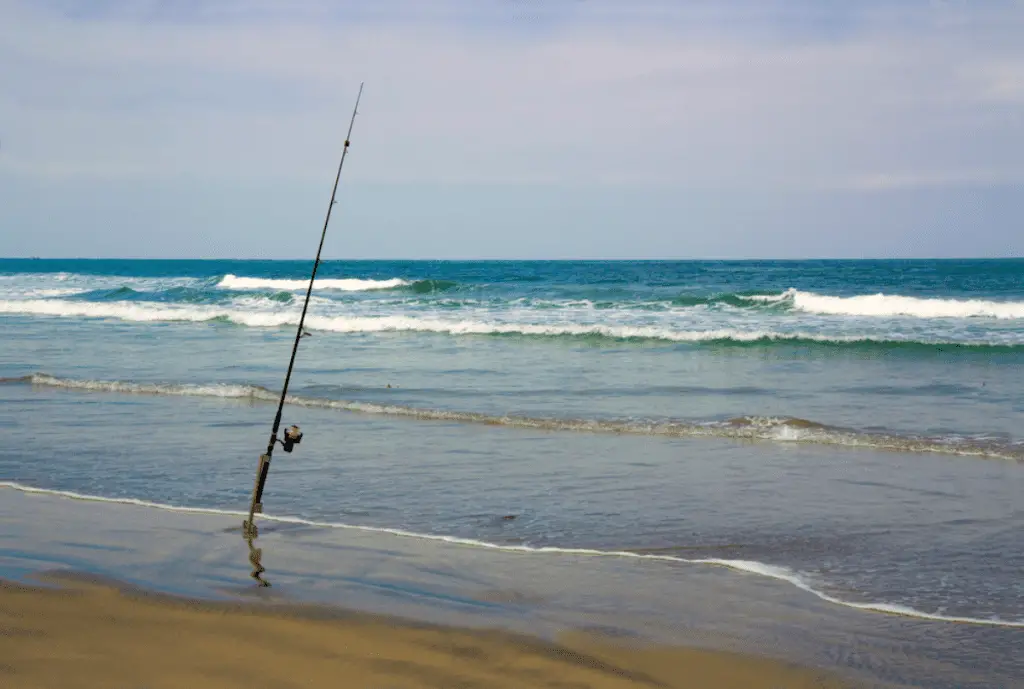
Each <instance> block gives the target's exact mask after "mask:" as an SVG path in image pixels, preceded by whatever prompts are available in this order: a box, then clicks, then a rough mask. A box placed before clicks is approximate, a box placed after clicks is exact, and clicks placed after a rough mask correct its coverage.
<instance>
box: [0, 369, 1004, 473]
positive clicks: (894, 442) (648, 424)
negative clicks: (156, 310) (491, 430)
mask: <svg viewBox="0 0 1024 689" xmlns="http://www.w3.org/2000/svg"><path fill="white" fill-rule="evenodd" d="M0 383H3V384H31V385H38V386H45V387H55V388H66V389H72V390H83V391H92V392H112V393H124V394H147V395H173V396H197V397H221V398H229V399H250V400H259V401H266V402H276V401H277V399H278V397H277V396H278V394H279V393H275V392H273V391H271V390H268V389H267V388H264V387H261V386H258V385H233V384H220V383H212V384H208V385H198V384H173V383H139V382H132V381H104V380H81V379H72V378H57V377H54V376H50V375H47V374H44V373H36V374H33V375H30V376H25V377H23V378H6V379H0ZM287 402H288V404H292V405H296V406H304V407H313V408H322V409H337V410H340V411H345V412H354V413H363V414H382V415H388V416H399V417H407V418H414V419H418V420H428V421H430V420H432V421H447V422H451V421H456V422H460V423H472V424H485V425H490V426H504V427H508V428H522V429H537V430H545V431H563V432H576V433H611V434H629V435H648V436H662V437H673V438H707V437H716V438H726V439H733V440H754V441H766V442H780V443H800V444H816V445H833V446H840V447H848V448H860V449H867V450H888V451H897V452H916V453H934V454H944V455H958V456H964V457H978V458H986V459H1001V460H1008V461H1016V462H1024V441H1018V440H1012V439H1003V438H991V437H965V436H960V435H949V436H924V435H900V434H894V433H876V432H868V431H861V430H856V429H846V428H837V427H834V426H828V425H825V424H820V423H816V422H814V421H808V420H806V419H799V418H792V417H775V416H754V415H752V416H742V417H736V418H732V419H726V420H701V421H691V420H678V421H676V420H673V421H664V420H647V421H645V420H635V419H600V420H599V419H568V418H551V417H548V418H536V417H525V416H497V415H490V414H481V413H477V412H470V411H451V410H444V409H421V408H416V407H408V406H400V405H386V404H374V403H368V402H355V401H348V400H340V399H330V398H321V397H307V396H301V395H289V396H288V398H287Z"/></svg>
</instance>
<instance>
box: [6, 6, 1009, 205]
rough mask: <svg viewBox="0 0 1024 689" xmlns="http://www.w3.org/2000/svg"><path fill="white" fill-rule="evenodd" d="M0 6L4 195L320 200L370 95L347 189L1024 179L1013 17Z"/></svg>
mask: <svg viewBox="0 0 1024 689" xmlns="http://www.w3.org/2000/svg"><path fill="white" fill-rule="evenodd" d="M995 4H996V3H993V6H994V5H995ZM89 6H91V5H89ZM89 6H87V7H89ZM0 7H2V10H0V12H2V13H3V14H2V15H0V18H2V19H3V21H0V59H2V60H3V61H4V63H5V65H7V67H6V68H5V70H4V71H3V74H2V75H0V114H2V122H0V126H2V127H3V130H2V131H0V137H2V139H3V143H4V149H3V152H2V153H3V155H0V172H5V173H6V174H37V175H47V174H62V175H67V174H72V173H73V174H81V175H84V176H89V175H91V174H96V175H104V174H106V175H109V174H112V173H116V172H117V171H124V172H125V173H130V174H140V173H142V171H147V172H146V174H150V175H154V176H160V175H171V176H186V177H211V178H217V179H230V178H233V177H238V176H261V177H268V176H269V177H271V178H281V179H289V180H294V179H306V178H317V179H318V178H320V177H322V176H323V173H324V170H325V169H329V168H330V167H331V166H332V164H331V163H330V162H329V161H330V160H332V159H333V157H334V156H335V155H336V151H337V148H338V144H339V143H340V141H339V138H340V136H341V135H342V134H343V125H344V120H345V119H346V118H347V115H348V111H349V109H350V107H351V99H352V98H353V97H354V95H355V90H356V88H357V84H358V82H359V81H361V80H364V79H365V80H366V82H367V91H366V94H365V101H364V104H363V107H362V108H361V113H362V114H361V118H360V120H359V121H358V123H357V130H356V134H355V140H356V144H355V145H356V148H355V149H354V151H353V152H356V151H358V154H359V156H360V162H359V165H358V166H354V167H353V170H352V175H353V179H360V180H363V181H374V182H403V183H404V182H417V181H430V182H444V183H489V184H501V183H511V182H523V183H549V184H550V183H560V184H657V185H669V186H682V187H703V186H710V187H716V188H756V187H765V186H768V187H771V186H777V187H780V188H795V189H798V188H802V187H806V188H816V187H818V186H821V185H822V184H823V183H824V184H825V185H826V186H828V185H829V184H833V185H839V186H841V185H842V184H845V183H847V181H848V180H851V179H861V178H871V177H872V176H877V175H883V176H884V175H886V174H888V175H892V174H894V173H893V172H891V171H894V170H907V169H921V170H928V171H930V172H929V173H928V174H927V175H924V176H920V175H918V176H915V175H910V176H904V177H903V179H904V180H906V183H908V184H909V183H912V182H913V180H914V179H921V180H922V181H923V182H925V181H926V178H928V177H929V176H931V177H940V178H941V177H945V178H948V179H955V178H957V176H958V175H960V174H961V173H960V172H959V171H960V170H963V169H971V170H980V171H981V172H980V173H979V174H978V175H975V177H976V178H978V179H980V178H984V177H985V176H986V175H990V176H993V177H999V178H1004V177H1006V172H1005V171H1006V170H1007V169H1010V168H1012V169H1011V172H1010V177H1019V174H1018V172H1019V171H1020V168H1019V167H1017V168H1014V167H1013V166H1014V165H1020V163H1019V161H1021V160H1024V130H1022V124H1021V122H1022V120H1021V94H1022V86H1021V85H1022V83H1024V82H1022V77H1021V75H1022V70H1021V65H1024V47H1022V45H1021V44H1020V42H1019V40H1018V39H1019V36H1020V35H1024V11H1022V10H1021V9H1020V5H1013V4H1006V5H1001V9H1000V11H999V12H998V13H997V12H995V11H992V12H987V13H986V12H975V11H974V10H973V9H972V8H967V9H965V10H961V11H960V14H957V8H956V7H955V6H952V7H951V6H948V5H946V6H939V7H937V8H936V7H933V8H931V9H929V8H927V7H926V6H922V5H921V4H920V3H915V4H913V5H911V4H910V3H897V5H895V6H893V7H895V8H896V9H888V10H886V9H885V8H884V6H877V5H873V4H870V3H869V4H867V5H864V8H866V9H863V10H862V11H860V12H859V13H854V12H852V11H850V10H847V11H845V12H843V13H841V14H836V13H835V12H832V13H831V14H830V13H829V12H826V11H824V10H821V9H820V5H819V4H816V3H814V4H811V5H806V4H802V3H797V5H795V6H793V5H789V6H787V5H782V4H773V3H768V2H765V3H737V4H728V3H726V4H720V3H706V2H697V3H692V4H685V3H665V2H636V3H608V2H586V1H582V2H581V1H578V0H573V1H566V2H551V3H538V2H506V3H493V4H492V3H475V4H467V3H462V2H447V3H412V2H387V1H382V2H381V3H379V4H375V5H370V7H375V8H376V9H375V10H372V9H363V10H360V9H359V8H360V7H364V8H365V7H367V6H366V5H356V4H350V3H341V4H340V5H339V4H336V3H326V2H312V1H306V2H301V3H294V4H292V3H274V2H258V3H242V2H240V1H238V0H217V1H216V2H208V3H201V4H197V5H192V4H191V3H187V4H185V3H183V4H182V5H180V6H178V5H172V6H171V7H176V8H177V13H176V14H172V15H168V14H167V11H166V9H161V8H166V7H167V5H166V4H165V3H151V2H148V3H147V2H108V3H101V4H100V5H98V6H95V7H93V11H92V13H91V14H90V15H89V16H82V15H81V12H79V14H78V15H71V14H69V12H70V9H72V8H78V7H80V5H79V4H78V3H67V4H64V5H58V6H57V9H54V8H53V6H51V7H50V8H49V9H41V8H40V6H39V5H36V4H32V3H28V2H11V1H10V0H7V1H6V2H4V4H2V5H0ZM189 7H194V8H196V9H195V10H194V11H189V9H188V8H189ZM474 7H476V8H478V9H476V10H474V9H472V8H474ZM787 7H795V8H796V9H794V10H787V9H786V8H787ZM815 7H818V8H819V9H817V10H816V9H815ZM915 7H916V8H917V9H915ZM922 7H924V8H923V9H922ZM61 8H63V10H64V11H59V10H61ZM479 8H482V9H479ZM801 10H803V14H801ZM958 18H959V21H954V20H955V19H958ZM840 28H842V29H843V30H840ZM797 29H799V31H797ZM1015 37H1016V38H1015ZM8 156H10V158H8ZM11 161H13V162H11ZM879 171H882V172H879ZM886 171H890V172H886ZM828 180H832V181H831V182H829V181H828ZM867 186H870V184H869V185H867Z"/></svg>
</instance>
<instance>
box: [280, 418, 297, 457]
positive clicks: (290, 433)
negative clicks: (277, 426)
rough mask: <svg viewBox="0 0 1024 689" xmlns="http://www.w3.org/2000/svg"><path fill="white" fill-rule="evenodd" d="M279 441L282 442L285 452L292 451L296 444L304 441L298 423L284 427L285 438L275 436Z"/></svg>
mask: <svg viewBox="0 0 1024 689" xmlns="http://www.w3.org/2000/svg"><path fill="white" fill-rule="evenodd" d="M275 440H277V442H279V443H281V447H282V449H284V451H285V452H291V451H292V449H294V447H295V446H296V445H298V444H299V443H301V442H302V431H300V430H299V427H298V426H296V425H294V424H293V425H291V426H289V427H288V428H286V429H284V439H283V440H281V439H279V438H275Z"/></svg>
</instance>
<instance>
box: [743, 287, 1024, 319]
mask: <svg viewBox="0 0 1024 689" xmlns="http://www.w3.org/2000/svg"><path fill="white" fill-rule="evenodd" d="M781 298H785V299H791V300H792V302H793V308H795V309H799V310H800V311H806V312H808V313H818V314H826V315H836V316H883V317H884V316H889V317H892V316H910V317H914V318H982V317H983V318H997V319H1018V318H1024V302H1019V301H987V300H983V299H963V300H960V299H922V298H920V297H906V296H900V295H895V294H882V293H878V294H865V295H861V296H855V297H833V296H828V295H824V294H815V293H814V292H802V291H800V290H796V289H789V290H787V291H786V292H784V293H783V295H781ZM759 299H761V300H763V301H769V300H770V298H769V297H762V298H759ZM771 300H774V299H771Z"/></svg>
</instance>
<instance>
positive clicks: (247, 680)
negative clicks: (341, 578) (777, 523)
mask: <svg viewBox="0 0 1024 689" xmlns="http://www.w3.org/2000/svg"><path fill="white" fill-rule="evenodd" d="M55 583H57V585H56V586H54V587H33V586H26V585H23V584H18V583H12V582H3V583H2V584H0V639H2V641H0V676H2V680H3V681H2V683H3V685H4V686H5V687H10V688H11V689H14V688H17V689H22V688H25V689H29V688H33V689H34V688H39V689H42V688H44V687H45V688H49V687H61V688H66V687H83V688H85V687H95V688H96V689H101V688H102V689H110V688H111V687H146V688H147V689H158V688H163V687H167V688H170V687H185V686H187V687H196V688H197V689H198V688H206V687H208V688H211V689H212V688H218V689H220V688H228V687H239V688H241V687H245V688H247V689H252V688H254V687H298V686H302V687H338V686H345V687H395V688H398V687H410V688H411V687H445V688H448V687H460V688H465V689H469V688H471V687H481V688H483V687H487V688H492V687H565V688H568V687H579V688H581V689H582V688H583V687H595V688H605V687H606V688H608V689H612V688H614V687H719V688H722V689H726V688H728V687H736V688H740V687H743V688H744V689H749V688H756V687H765V688H766V689H767V688H769V687H782V686H784V687H790V688H794V689H797V688H800V687H808V688H810V687H816V688H818V687H822V688H824V687H836V688H838V687H842V686H850V685H848V684H845V683H840V682H839V681H837V680H835V679H832V678H829V677H826V676H824V675H823V674H821V673H819V672H813V671H810V670H806V669H803V668H798V667H795V666H792V665H788V664H783V663H779V662H776V661H774V660H768V659H762V658H757V657H753V656H744V655H739V654H733V653H726V652H715V651H707V650H702V649H687V648H670V647H652V646H643V647H641V646H627V645H622V644H612V643H611V642H609V641H601V640H597V639H594V638H590V637H587V636H584V635H581V634H567V635H564V636H563V637H562V638H560V639H559V640H558V642H557V643H548V642H545V641H540V640H537V639H533V638H530V637H528V636H524V635H516V634H511V633H508V632H503V631H481V630H475V629H467V628H457V627H443V626H434V625H424V624H419V623H414V622H411V621H405V620H399V619H397V618H391V617H385V616H374V615H367V614H362V613H352V612H347V611H344V610H341V609H336V608H330V607H325V606H297V605H289V606H278V605H260V604H246V603H223V602H209V601H199V600H195V599H187V598H175V597H169V596H164V595H157V594H151V593H146V592H142V591H138V590H128V589H124V588H121V587H117V586H113V585H111V584H108V583H100V582H95V581H92V582H87V581H76V580H74V579H67V578H62V579H61V580H60V581H58V582H55Z"/></svg>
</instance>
